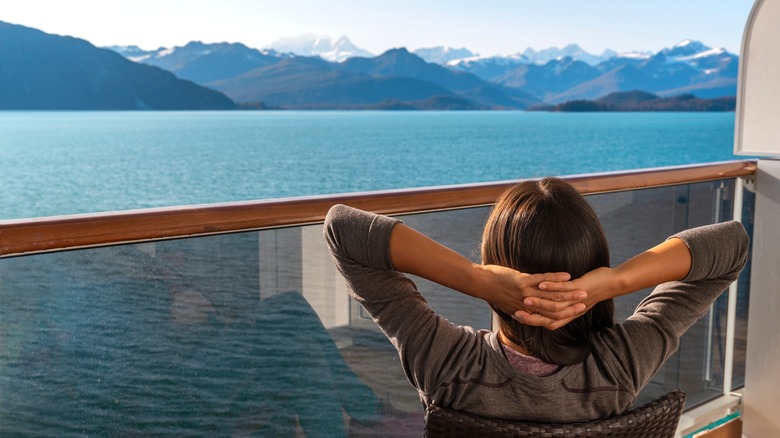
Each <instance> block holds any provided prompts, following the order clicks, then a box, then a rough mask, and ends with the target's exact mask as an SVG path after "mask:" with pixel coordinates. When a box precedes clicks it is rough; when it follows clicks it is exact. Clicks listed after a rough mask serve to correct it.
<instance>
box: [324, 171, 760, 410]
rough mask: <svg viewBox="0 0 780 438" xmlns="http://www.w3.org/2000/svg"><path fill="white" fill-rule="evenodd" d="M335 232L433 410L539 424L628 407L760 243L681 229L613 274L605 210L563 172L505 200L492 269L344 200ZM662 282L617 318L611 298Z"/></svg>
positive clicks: (490, 229) (345, 267) (490, 243)
mask: <svg viewBox="0 0 780 438" xmlns="http://www.w3.org/2000/svg"><path fill="white" fill-rule="evenodd" d="M325 237H326V239H327V241H328V244H329V246H330V249H331V252H332V254H333V257H334V260H335V263H336V266H337V267H338V269H339V270H340V272H341V273H342V274H343V275H344V277H345V278H346V280H347V284H348V286H349V290H350V293H351V295H352V297H353V298H354V299H356V300H357V301H358V302H360V304H361V305H363V307H364V308H365V309H366V310H367V311H368V312H369V313H370V314H371V316H372V317H373V318H374V321H375V322H376V323H377V324H378V325H379V327H381V328H382V330H383V331H384V333H385V334H386V335H387V337H388V338H389V339H390V340H391V342H392V343H393V345H395V347H396V348H397V349H398V352H399V355H400V358H401V365H402V367H403V369H404V371H405V372H406V375H407V377H408V378H409V380H410V382H411V383H412V384H413V385H414V386H415V387H416V388H417V390H418V392H419V394H420V398H421V400H422V402H423V404H424V405H425V406H426V407H427V406H428V405H430V404H432V403H436V404H438V405H441V406H447V407H450V408H452V409H456V410H461V411H466V412H471V413H473V414H477V415H482V416H487V417H496V418H504V419H516V420H526V421H541V422H575V421H589V420H593V419H597V418H603V417H607V416H612V415H615V414H618V413H621V412H623V411H625V410H627V409H628V408H629V406H630V405H631V403H632V402H633V401H634V399H635V398H636V396H637V394H638V393H639V391H640V390H641V389H642V387H643V386H644V385H646V384H647V383H648V382H649V380H650V379H651V378H652V377H653V375H654V374H655V373H656V372H657V371H658V369H659V368H660V367H661V365H662V364H663V362H664V361H665V360H666V359H667V358H668V357H669V356H670V355H671V354H672V353H673V352H674V351H675V350H676V349H677V346H678V344H679V338H680V336H682V334H683V333H684V332H685V331H686V330H687V329H688V327H690V326H691V325H692V324H693V323H694V322H695V321H696V320H697V319H699V318H700V317H701V316H703V315H704V314H705V313H706V312H707V310H708V309H709V306H710V304H711V303H712V302H713V301H714V300H715V299H716V298H717V296H718V295H720V293H721V292H722V291H723V290H724V289H726V288H727V287H728V285H729V284H730V283H731V282H732V281H734V280H735V279H736V278H737V277H738V275H739V272H740V271H741V269H742V267H743V266H744V264H745V260H746V254H747V247H748V238H747V235H746V234H745V231H744V229H743V228H742V226H741V224H739V223H737V222H728V223H723V224H717V225H711V226H707V227H701V228H696V229H692V230H688V231H684V232H682V233H679V234H677V235H675V236H673V238H670V239H668V240H666V241H665V242H663V243H661V244H659V245H657V246H656V247H654V248H652V249H650V250H648V251H646V252H644V253H642V254H640V255H638V256H636V257H634V258H633V259H631V260H629V261H627V262H626V263H624V264H622V265H620V266H619V267H617V268H614V269H611V268H609V267H608V264H609V258H608V252H607V248H606V239H605V238H604V234H603V231H602V230H601V226H600V225H599V223H598V219H597V218H596V215H595V214H594V213H593V211H592V209H591V208H590V206H589V205H588V204H587V201H585V200H584V198H582V196H580V195H579V194H578V193H577V192H576V190H574V189H573V188H572V187H571V186H570V185H568V184H566V183H565V182H563V181H562V180H559V179H554V178H546V179H543V180H540V181H529V182H524V183H521V184H519V185H517V186H515V187H513V188H511V189H509V190H508V191H507V192H506V193H504V194H503V195H502V196H501V198H500V199H499V200H498V202H497V203H496V206H495V207H494V209H493V211H492V212H491V214H490V216H489V218H488V220H487V224H486V226H485V232H484V235H483V243H482V256H483V263H485V264H483V265H478V264H474V263H472V262H470V261H469V260H467V259H465V258H464V257H462V256H460V255H458V254H457V253H455V252H453V251H451V250H449V249H447V248H446V247H443V246H441V245H439V244H437V243H436V242H434V241H432V240H430V239H428V238H427V237H425V236H423V235H422V234H419V233H417V232H416V231H414V230H412V229H411V228H409V227H407V226H405V225H404V224H402V223H400V221H398V220H396V219H392V218H389V217H386V216H380V215H374V214H371V213H367V212H363V211H360V210H356V209H352V208H349V207H345V206H335V207H333V208H332V209H331V211H330V212H329V213H328V217H327V218H326V222H325ZM402 272H405V273H410V274H414V275H419V276H421V277H424V278H427V279H429V280H432V281H435V282H437V283H440V284H442V285H444V286H447V287H449V288H452V289H454V290H456V291H459V292H461V293H465V294H468V295H471V296H474V297H477V298H480V299H483V300H485V301H487V302H488V303H489V304H490V305H491V306H492V307H493V309H494V310H495V311H496V313H497V314H498V316H499V320H500V323H499V328H498V330H497V331H495V332H493V331H488V330H479V331H475V330H474V329H472V328H470V327H460V326H456V325H454V324H452V323H450V322H449V321H447V320H446V319H445V318H444V317H442V316H440V315H437V314H436V313H435V312H433V310H431V308H430V307H429V306H428V305H427V303H426V302H425V300H424V299H423V298H422V296H421V295H420V294H419V292H418V291H417V290H416V287H415V285H414V283H412V281H411V280H409V279H408V278H407V277H405V276H404V275H403V274H402ZM529 273H531V274H529ZM570 274H571V276H572V277H573V278H576V279H575V280H573V281H569V278H570ZM578 277H579V278H578ZM658 284H660V286H658V287H657V288H656V289H655V290H654V291H653V293H652V294H651V295H650V296H649V297H647V298H646V299H645V300H643V301H642V303H640V305H639V306H638V307H637V309H636V311H635V313H634V314H633V315H632V316H631V317H630V318H628V319H627V320H626V321H624V322H622V323H620V324H613V322H612V304H611V299H612V298H614V297H617V296H620V295H624V294H627V293H630V292H633V291H637V290H640V289H643V288H646V287H650V286H654V285H658ZM510 315H512V317H510ZM563 406H565V407H566V409H561V407H563Z"/></svg>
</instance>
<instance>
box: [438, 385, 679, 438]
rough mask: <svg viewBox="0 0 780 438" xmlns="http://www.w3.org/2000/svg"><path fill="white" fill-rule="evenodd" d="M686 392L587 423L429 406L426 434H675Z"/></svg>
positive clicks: (655, 437) (641, 437)
mask: <svg viewBox="0 0 780 438" xmlns="http://www.w3.org/2000/svg"><path fill="white" fill-rule="evenodd" d="M685 399H686V395H685V393H684V392H682V391H680V390H676V391H672V392H670V393H668V394H666V395H664V396H663V397H661V398H658V399H656V400H653V401H651V402H650V403H648V404H646V405H644V406H641V407H639V408H636V409H633V410H630V411H628V412H626V413H624V414H620V415H617V416H615V417H610V418H606V419H603V420H596V421H591V422H588V423H567V424H552V423H526V422H522V421H508V420H499V419H494V418H485V417H479V416H476V415H472V414H468V413H465V412H458V411H453V410H449V409H446V408H441V407H439V406H435V405H434V406H431V407H429V408H428V410H427V411H426V412H425V436H426V437H427V438H437V437H448V438H457V437H464V438H465V437H469V438H473V437H626V438H666V437H674V434H675V432H676V430H677V423H678V422H679V421H680V415H681V414H682V410H683V406H685Z"/></svg>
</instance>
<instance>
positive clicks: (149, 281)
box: [0, 111, 744, 438]
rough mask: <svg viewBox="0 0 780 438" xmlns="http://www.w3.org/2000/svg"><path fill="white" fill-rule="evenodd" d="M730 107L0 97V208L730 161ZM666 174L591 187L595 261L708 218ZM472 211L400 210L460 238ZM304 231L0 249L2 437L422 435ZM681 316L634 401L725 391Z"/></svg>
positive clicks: (77, 208)
mask: <svg viewBox="0 0 780 438" xmlns="http://www.w3.org/2000/svg"><path fill="white" fill-rule="evenodd" d="M733 119H734V114H733V113H719V114H702V113H674V114H661V113H645V114H639V113H634V114H606V113H602V114H598V113H593V114H549V113H523V112H251V111H239V112H0V188H2V190H0V220H2V219H11V218H23V217H36V216H47V215H59V214H71V213H83V212H93V211H109V210H123V209H133V208H143V207H156V206H171V205H181V204H199V203H209V202H223V201H236V200H248V199H262V198H273V197H288V196H301V195H312V194H326V193H339V192H353V191H366V190H378V189H392V188H403V187H419V186H432V185H443V184H457V183H471V182H483V181H496V180H507V179H515V178H525V177H537V176H544V175H564V174H577V173H586V172H596V171H609V170H621V169H631V168H642V167H655V166H666V165H675V164H684V163H694V162H708V161H720V160H728V159H733V158H734V156H733V155H732V152H731V151H732V137H733V124H734V123H733ZM675 190H676V189H675V188H663V189H656V190H646V191H641V192H642V193H635V194H632V195H630V196H628V197H625V196H622V195H620V196H617V197H615V198H609V199H602V200H601V201H598V200H595V199H594V202H595V203H596V208H599V205H601V207H602V208H601V209H599V211H600V212H602V213H603V214H602V216H601V217H602V221H603V222H604V223H605V229H606V230H607V232H608V233H612V232H616V233H617V234H618V237H621V238H626V237H630V238H626V239H625V240H626V241H627V244H628V245H633V246H630V247H626V246H620V245H617V246H615V245H613V257H615V256H616V255H617V256H618V257H621V254H623V253H629V255H631V254H634V253H635V252H636V251H637V250H638V249H636V248H634V246H637V247H639V248H640V249H641V248H645V247H646V246H647V245H649V244H651V243H655V242H657V241H659V240H660V239H663V238H665V237H666V236H667V235H668V233H670V232H673V231H674V230H675V228H674V227H675V226H677V225H678V224H677V222H679V221H678V219H679V216H680V215H681V212H684V214H685V215H686V217H688V212H689V211H690V212H693V213H696V212H700V211H705V213H706V217H707V218H709V217H710V216H711V215H712V211H713V208H712V206H711V203H712V202H714V201H713V196H711V192H710V191H705V192H704V194H703V195H697V193H699V192H700V191H698V190H684V189H683V190H681V191H680V192H676V191H675ZM605 196H606V195H605ZM697 196H700V197H697ZM599 202H601V204H599ZM485 214H487V209H467V210H463V211H453V212H447V213H441V214H437V215H435V216H431V217H427V216H426V215H416V216H414V217H409V218H407V219H408V223H409V224H411V225H413V226H415V227H416V228H418V229H421V230H423V231H425V232H426V233H429V234H431V235H433V236H434V237H435V238H436V239H439V240H440V241H442V242H444V243H446V244H448V245H451V246H453V247H454V248H457V249H458V250H459V251H461V252H462V253H464V254H470V253H472V251H473V249H474V247H475V242H476V241H477V240H478V236H479V233H480V228H481V224H482V223H483V221H484V215H485ZM690 217H691V218H694V217H697V216H696V214H691V215H690ZM615 218H619V220H618V219H615ZM686 220H687V219H686ZM643 221H644V222H643ZM686 223H687V222H686ZM626 224H629V225H630V226H629V227H628V228H626V227H625V226H624V225H626ZM638 229H641V230H642V232H641V233H633V231H632V230H638ZM453 230H454V231H453ZM651 230H656V233H655V234H653V231H651ZM311 231H312V228H309V229H306V230H303V229H297V228H294V229H282V230H266V231H260V232H247V233H237V234H227V235H220V236H209V237H199V238H194V239H180V240H171V241H164V242H155V243H143V244H133V245H120V246H116V247H106V248H91V249H83V250H79V251H67V252H59V253H50V254H40V255H36V256H32V257H17V258H9V259H3V260H2V261H0V436H3V437H4V436H14V437H15V436H36V437H37V436H57V437H93V436H202V437H212V436H285V437H286V436H290V437H293V436H302V435H303V434H304V433H305V435H306V436H308V437H310V438H311V437H328V438H330V437H346V436H358V437H366V436H382V437H412V436H415V437H416V436H420V431H421V430H422V422H423V418H422V410H421V409H420V402H419V400H418V396H417V392H416V391H415V390H414V389H413V388H412V387H411V385H409V384H408V382H407V381H406V377H405V376H404V374H403V372H402V369H401V367H400V365H399V363H398V355H397V353H396V351H395V349H394V348H393V347H392V345H390V343H389V341H388V340H387V339H386V338H385V337H384V335H383V334H382V333H381V332H380V331H379V330H378V329H377V328H376V327H375V326H373V323H371V321H370V319H368V317H367V316H365V315H364V314H362V313H361V311H360V309H359V308H358V307H359V306H358V304H357V303H356V302H354V301H351V300H348V299H347V297H346V294H345V293H344V291H343V290H342V288H343V286H337V287H336V286H334V285H338V284H343V283H342V282H341V281H340V280H339V279H337V277H336V275H338V274H337V273H336V272H335V271H332V272H330V271H328V269H321V268H322V267H324V266H330V259H329V255H328V254H327V253H325V252H322V253H317V251H316V248H318V246H317V245H316V244H315V243H316V242H315V241H319V242H321V239H320V238H319V236H320V234H319V233H320V231H319V230H313V231H314V232H311ZM437 233H438V234H437ZM658 233H660V235H656V234H658ZM610 236H611V234H610ZM646 240H651V241H650V242H649V243H648V242H646ZM611 243H612V241H611ZM304 247H305V248H306V250H304ZM318 257H319V258H318ZM613 261H615V259H614V258H613ZM328 272H330V274H329V273H328ZM329 275H332V276H329ZM422 289H423V290H424V293H425V294H426V299H429V300H430V302H431V303H432V305H434V306H435V308H437V309H441V312H442V313H443V314H445V315H446V316H447V317H448V318H451V320H452V321H456V322H458V323H467V324H470V325H474V326H476V327H487V326H488V325H489V323H490V314H489V311H488V309H487V307H486V306H484V304H483V303H475V302H474V301H468V300H471V298H468V297H465V296H460V295H457V294H452V293H451V292H450V291H447V290H442V289H443V288H439V289H436V288H435V287H433V286H432V285H425V284H423V287H422ZM635 305H636V303H634V302H629V301H620V302H619V303H618V306H617V308H618V310H619V311H622V310H621V309H629V310H627V312H628V313H630V311H631V309H633V308H634V307H635ZM721 307H722V306H721ZM724 309H725V307H724ZM723 312H725V310H724V311H723ZM624 313H625V312H624ZM721 314H724V313H721ZM740 315H742V313H740ZM741 318H742V320H744V317H742V316H741ZM471 320H474V321H476V322H471ZM715 320H716V321H718V320H719V319H717V317H716V318H715ZM743 326H744V324H743ZM691 332H692V333H693V334H692V335H687V336H689V337H688V338H686V339H685V340H684V342H683V344H682V345H684V346H685V348H682V349H681V351H682V352H681V353H680V355H679V356H675V358H673V359H672V360H671V362H670V363H671V365H670V368H669V370H670V371H668V372H667V371H665V370H662V371H661V372H659V373H658V376H659V377H658V378H657V379H655V380H654V381H653V382H651V384H650V385H649V386H648V388H649V390H647V391H648V392H646V393H643V395H642V396H643V397H644V396H647V397H650V398H652V397H655V396H657V395H658V394H660V393H662V392H659V391H663V392H665V391H666V390H667V385H673V386H672V388H676V387H682V388H683V389H685V390H686V391H688V394H689V405H690V404H691V403H692V402H696V401H697V400H701V399H702V398H703V397H704V398H706V396H709V394H721V393H722V392H723V391H722V388H720V387H718V386H717V385H716V384H713V383H712V382H713V381H718V379H719V378H720V377H719V376H721V374H718V373H719V372H720V371H718V370H720V368H718V366H717V364H718V363H719V362H717V361H716V360H715V359H713V360H712V361H711V362H712V363H714V364H715V365H713V369H714V370H715V371H713V372H712V373H710V374H707V375H706V376H705V373H704V371H703V369H704V367H703V366H702V364H703V363H705V360H709V359H708V358H705V357H703V352H704V351H705V349H704V348H703V346H704V345H705V344H706V342H708V341H707V340H708V339H713V336H712V335H710V334H708V332H706V330H705V328H704V327H703V326H701V324H699V325H697V326H696V327H694V329H693V330H691ZM717 333H721V332H720V331H719V330H718V331H717ZM718 339H721V338H718ZM721 342H722V341H721ZM707 363H708V364H709V363H710V362H707ZM680 370H684V372H683V371H680ZM713 376H715V377H713ZM667 380H668V381H669V382H671V383H667ZM705 382H706V385H705ZM713 385H714V386H713ZM702 388H709V389H702ZM708 391H709V392H708ZM347 417H348V419H349V420H348V421H345V419H346V418H347Z"/></svg>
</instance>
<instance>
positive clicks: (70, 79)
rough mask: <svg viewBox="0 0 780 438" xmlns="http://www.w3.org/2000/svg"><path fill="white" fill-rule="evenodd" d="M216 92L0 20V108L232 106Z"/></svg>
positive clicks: (114, 55)
mask: <svg viewBox="0 0 780 438" xmlns="http://www.w3.org/2000/svg"><path fill="white" fill-rule="evenodd" d="M234 108H236V105H235V103H234V102H233V101H232V100H230V99H229V98H227V97H226V96H225V95H223V94H222V93H220V92H217V91H214V90H211V89H208V88H206V87H203V86H200V85H197V84H195V83H193V82H190V81H185V80H181V79H179V78H177V77H176V76H175V75H174V74H172V73H171V72H169V71H165V70H162V69H160V68H156V67H151V66H148V65H144V64H139V63H136V62H132V61H129V60H127V59H125V58H124V57H122V56H120V55H118V54H117V53H115V52H113V51H110V50H106V49H99V48H97V47H95V46H93V45H92V44H90V43H88V42H87V41H84V40H80V39H77V38H72V37H61V36H57V35H49V34H46V33H43V32H41V31H38V30H35V29H32V28H28V27H24V26H19V25H14V24H9V23H5V22H0V109H45V110H87V109H89V110H135V109H159V110H199V109H234Z"/></svg>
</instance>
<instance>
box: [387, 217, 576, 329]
mask: <svg viewBox="0 0 780 438" xmlns="http://www.w3.org/2000/svg"><path fill="white" fill-rule="evenodd" d="M390 258H391V260H392V263H393V266H394V267H395V269H396V270H398V271H401V272H405V273H408V274H414V275H417V276H420V277H423V278H426V279H428V280H431V281H434V282H436V283H439V284H441V285H443V286H446V287H449V288H451V289H455V290H457V291H459V292H462V293H464V294H466V295H470V296H473V297H476V298H479V299H482V300H485V301H487V302H489V303H491V304H493V305H495V306H496V307H498V308H499V309H501V310H503V311H505V312H507V313H509V314H510V315H511V314H512V313H514V312H515V311H516V310H518V309H520V308H522V307H523V305H524V304H523V299H524V298H527V297H533V299H534V302H537V303H542V305H544V306H545V307H546V308H547V309H548V310H547V311H546V315H547V317H548V318H550V319H552V320H565V319H569V318H571V317H572V316H576V315H579V314H581V313H582V312H584V311H585V308H586V307H585V304H582V303H581V302H580V301H581V300H582V299H583V298H585V297H586V296H587V294H586V293H585V292H584V291H583V290H581V289H580V286H579V285H578V284H576V283H574V282H571V281H567V280H569V274H567V273H565V272H557V273H546V274H533V275H529V274H524V273H521V272H518V271H515V270H513V269H510V268H505V267H502V266H495V265H479V264H476V263H473V262H471V261H470V260H468V259H467V258H465V257H463V256H462V255H460V254H458V253H457V252H455V251H453V250H451V249H449V248H447V247H445V246H443V245H441V244H439V243H437V242H435V241H434V240H432V239H430V238H428V237H427V236H425V235H423V234H421V233H419V232H417V231H415V230H414V229H412V228H410V227H408V226H406V225H404V224H398V225H396V226H395V227H394V228H393V231H392V234H391V236H390ZM543 281H544V282H547V283H546V284H548V285H549V286H551V287H553V288H554V289H555V290H554V292H550V291H545V290H541V289H539V287H538V286H539V284H540V283H541V282H543Z"/></svg>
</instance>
